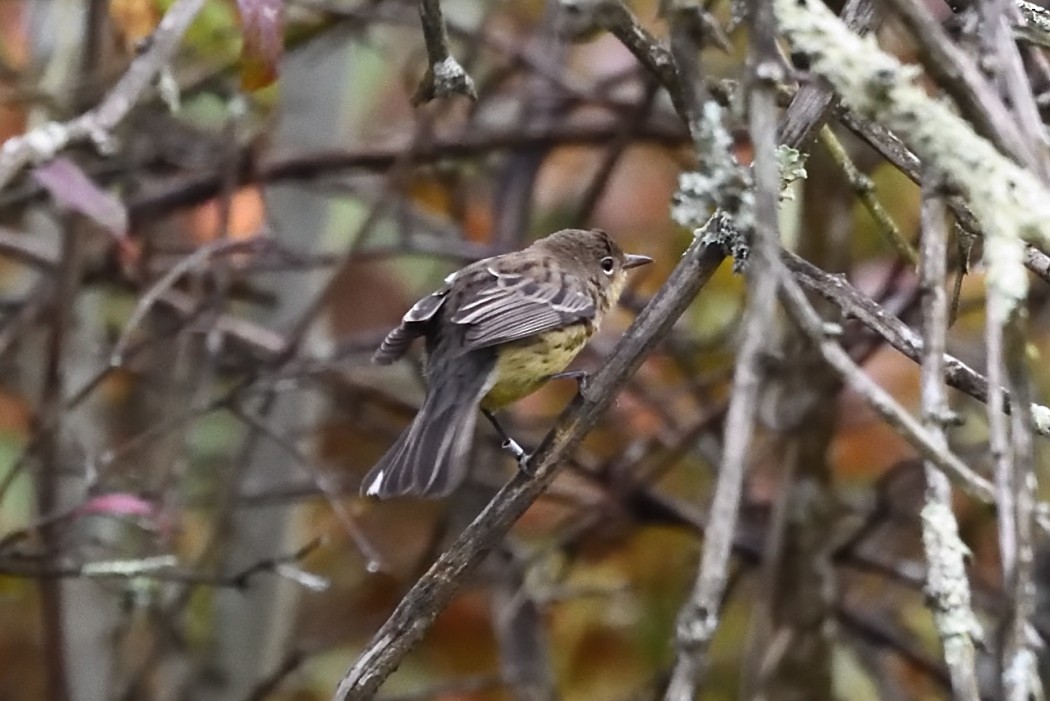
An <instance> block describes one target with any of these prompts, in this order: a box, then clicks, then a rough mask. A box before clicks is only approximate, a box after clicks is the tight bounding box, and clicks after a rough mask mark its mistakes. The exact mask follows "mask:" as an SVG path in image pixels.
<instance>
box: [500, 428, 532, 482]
mask: <svg viewBox="0 0 1050 701" xmlns="http://www.w3.org/2000/svg"><path fill="white" fill-rule="evenodd" d="M500 448H502V449H503V450H505V451H507V452H508V453H510V454H511V455H513V456H514V459H515V460H517V461H518V469H519V470H521V471H522V472H523V473H525V475H526V476H528V477H535V476H536V475H535V473H534V472H533V471H532V468H531V467H530V466H529V458H531V457H532V454H531V453H526V452H525V449H524V448H522V447H521V444H520V443H518V442H517V441H516V440H514V439H513V438H511V437H510V436H507V437H505V438H504V439H503V443H502V444H500Z"/></svg>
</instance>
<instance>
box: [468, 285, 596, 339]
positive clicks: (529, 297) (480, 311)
mask: <svg viewBox="0 0 1050 701" xmlns="http://www.w3.org/2000/svg"><path fill="white" fill-rule="evenodd" d="M486 272H487V273H488V275H487V276H486V277H484V278H481V280H483V281H484V283H486V284H484V285H483V286H481V287H480V289H477V288H476V289H475V290H473V294H472V295H471V297H472V298H471V299H470V301H469V302H466V303H464V304H462V305H460V306H459V307H458V308H457V309H456V310H455V312H453V314H452V315H451V317H450V319H451V321H452V322H453V323H456V324H462V325H464V326H466V327H467V329H466V331H465V334H464V336H465V341H466V346H467V349H468V350H469V349H474V348H485V347H488V346H493V345H496V344H499V343H509V342H511V341H517V340H520V339H523V338H527V337H529V336H534V335H536V334H540V333H543V332H544V331H550V330H553V329H558V328H562V327H564V326H569V325H571V324H575V323H579V322H581V321H585V320H587V319H592V318H594V315H595V307H594V302H593V300H592V299H591V297H590V295H588V294H587V293H586V292H585V286H584V284H583V281H581V280H580V279H579V278H576V277H575V276H571V275H568V274H564V273H563V274H561V275H560V276H558V277H557V278H555V279H552V280H550V281H549V282H546V283H544V284H540V283H537V282H525V281H524V278H523V276H522V275H520V274H518V273H503V272H501V271H498V270H495V269H493V268H492V267H488V268H486ZM475 279H478V278H475Z"/></svg>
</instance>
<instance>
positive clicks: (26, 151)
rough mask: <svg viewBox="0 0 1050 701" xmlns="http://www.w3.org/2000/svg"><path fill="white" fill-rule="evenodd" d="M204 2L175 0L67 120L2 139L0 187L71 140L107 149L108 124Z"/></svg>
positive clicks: (138, 93) (165, 58) (123, 113)
mask: <svg viewBox="0 0 1050 701" xmlns="http://www.w3.org/2000/svg"><path fill="white" fill-rule="evenodd" d="M203 5H204V0H176V2H175V3H173V4H172V5H171V7H170V8H169V9H168V11H167V12H166V13H165V14H164V17H163V18H162V19H161V21H160V24H158V25H157V28H156V30H154V32H153V34H152V36H151V39H150V45H149V49H148V50H147V51H146V52H144V53H143V54H141V55H139V56H137V57H136V58H135V60H134V61H132V63H131V65H130V66H129V67H128V70H127V72H125V73H124V75H123V77H121V79H120V81H119V82H118V83H117V84H116V85H115V86H113V89H112V90H110V91H109V93H108V94H107V95H106V97H105V98H104V99H103V100H102V102H101V103H99V105H98V106H97V107H95V108H94V109H92V110H90V111H88V112H85V113H84V114H82V115H80V116H79V117H77V118H75V119H73V120H70V121H68V122H64V123H60V122H48V123H46V124H42V125H41V126H39V127H37V128H35V129H33V130H31V131H28V132H26V133H25V134H21V135H19V136H17V137H13V138H11V139H8V140H7V141H6V142H4V145H3V147H2V148H0V190H2V189H3V188H5V187H6V186H7V185H8V183H10V182H11V180H12V179H13V178H14V177H15V176H16V175H18V173H19V171H21V169H22V168H24V167H25V166H27V165H28V164H30V163H37V162H41V161H46V160H49V159H51V158H54V156H55V155H56V154H58V153H59V152H60V151H62V150H63V149H65V148H66V147H68V146H70V145H71V144H74V143H77V142H81V141H85V140H90V141H92V142H93V143H94V144H95V146H96V147H97V148H99V149H100V150H103V151H105V150H109V149H110V143H109V142H110V139H111V138H112V133H111V132H112V131H113V128H114V127H116V126H117V124H119V123H120V122H121V121H123V120H124V118H125V117H127V115H128V113H129V112H130V111H131V108H132V107H134V106H135V105H136V104H138V101H139V100H140V99H141V98H142V96H143V94H144V93H145V92H146V90H147V89H148V88H149V86H150V83H151V82H152V81H153V78H154V77H155V76H156V75H157V74H158V73H159V72H160V71H161V69H162V68H164V66H166V65H167V64H168V63H169V62H170V61H171V59H172V57H173V56H174V54H175V50H176V49H177V48H178V45H179V41H180V40H181V39H182V35H183V34H184V33H185V32H186V30H187V29H188V28H189V26H190V23H191V22H192V21H193V18H194V17H196V16H197V12H199V11H200V9H201V7H203Z"/></svg>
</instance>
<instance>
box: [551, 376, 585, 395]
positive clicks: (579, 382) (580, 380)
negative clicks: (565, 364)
mask: <svg viewBox="0 0 1050 701" xmlns="http://www.w3.org/2000/svg"><path fill="white" fill-rule="evenodd" d="M547 379H548V380H576V386H577V388H578V389H579V391H580V394H582V395H584V396H585V397H586V391H587V387H588V386H589V385H590V383H591V375H590V373H588V372H587V371H586V370H566V371H564V372H556V373H554V374H553V375H551V376H550V377H548V378H547Z"/></svg>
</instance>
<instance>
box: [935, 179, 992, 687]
mask: <svg viewBox="0 0 1050 701" xmlns="http://www.w3.org/2000/svg"><path fill="white" fill-rule="evenodd" d="M939 189H940V181H939V180H938V179H936V178H935V176H931V177H930V178H929V182H927V183H925V187H924V188H923V202H922V264H921V266H920V278H921V285H922V293H923V300H922V332H923V348H922V417H923V425H924V426H925V427H926V430H927V431H928V432H929V433H930V436H931V438H932V440H933V442H934V443H935V444H936V445H938V446H939V447H940V448H942V449H945V450H946V449H947V448H948V439H947V437H946V436H945V431H944V426H945V424H946V422H948V421H950V414H949V411H950V410H949V406H948V395H947V392H946V388H945V384H944V355H945V343H946V337H947V333H948V295H947V291H946V289H945V284H946V278H947V259H948V232H947V223H946V221H945V214H946V213H945V205H944V197H943V195H942V194H941V193H940V192H939ZM924 467H925V471H926V505H925V506H924V507H923V509H922V541H923V545H924V546H925V548H926V561H927V563H928V565H927V568H926V582H927V583H926V591H927V595H928V605H929V606H930V607H931V608H932V609H933V618H934V621H935V623H936V625H937V632H938V634H939V635H940V638H941V643H942V645H943V646H944V659H945V662H946V663H947V665H948V671H949V673H950V675H951V680H952V690H953V691H954V693H955V698H957V699H960V700H961V701H978V700H979V699H980V692H979V689H978V686H977V676H976V667H975V658H976V655H975V650H974V640H975V639H976V640H980V639H981V627H980V624H979V623H978V622H977V617H976V616H975V615H974V613H973V608H972V606H971V604H970V582H969V579H968V578H967V576H966V564H965V556H966V553H967V548H966V545H965V544H964V543H963V542H962V539H961V538H960V537H959V524H958V522H957V521H956V518H955V514H954V513H953V512H952V491H951V483H950V482H949V481H948V477H947V476H946V475H945V474H944V473H943V472H941V471H940V470H939V469H938V468H937V466H936V465H935V464H933V463H932V462H930V461H927V462H926V463H925V464H924Z"/></svg>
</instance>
